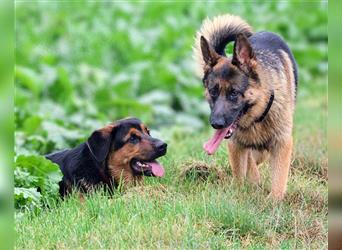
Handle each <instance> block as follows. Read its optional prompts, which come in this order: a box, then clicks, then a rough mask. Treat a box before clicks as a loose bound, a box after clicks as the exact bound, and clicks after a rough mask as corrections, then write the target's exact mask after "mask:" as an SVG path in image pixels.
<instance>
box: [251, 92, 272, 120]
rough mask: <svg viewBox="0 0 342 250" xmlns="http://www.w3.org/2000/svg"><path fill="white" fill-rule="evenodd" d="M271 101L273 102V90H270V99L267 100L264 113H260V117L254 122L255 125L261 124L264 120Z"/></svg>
mask: <svg viewBox="0 0 342 250" xmlns="http://www.w3.org/2000/svg"><path fill="white" fill-rule="evenodd" d="M273 100H274V90H272V93H271V96H270V99H269V100H268V103H267V106H266V109H265V111H264V113H262V115H261V116H260V117H259V118H258V119H256V120H255V122H256V123H258V122H262V121H263V120H264V119H265V116H266V115H267V114H268V111H270V108H271V106H272V104H273Z"/></svg>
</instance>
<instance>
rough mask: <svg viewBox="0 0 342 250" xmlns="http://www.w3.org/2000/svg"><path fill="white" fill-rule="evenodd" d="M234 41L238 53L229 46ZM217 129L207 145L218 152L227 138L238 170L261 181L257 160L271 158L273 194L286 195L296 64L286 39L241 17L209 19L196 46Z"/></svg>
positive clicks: (238, 173) (212, 121) (240, 177)
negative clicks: (228, 53)
mask: <svg viewBox="0 0 342 250" xmlns="http://www.w3.org/2000/svg"><path fill="white" fill-rule="evenodd" d="M230 42H234V49H233V55H232V56H231V57H227V56H226V55H225V47H226V45H227V44H228V43H230ZM194 53H195V58H196V61H197V63H198V65H199V71H200V75H201V77H202V79H203V84H204V87H205V95H206V98H207V100H208V102H209V105H210V108H211V114H210V124H211V126H212V127H213V128H214V129H216V132H215V134H214V136H213V138H212V139H210V140H209V141H208V142H207V143H206V144H205V145H204V149H205V150H206V151H207V153H208V154H213V153H214V152H215V151H216V149H217V148H218V146H219V145H220V143H221V141H222V140H223V139H224V138H226V139H230V140H229V142H228V149H229V155H230V157H229V158H230V165H231V167H232V171H233V175H234V177H236V178H237V179H238V180H239V181H241V182H243V180H244V179H245V177H246V176H247V178H248V179H249V180H250V181H252V182H254V183H259V182H260V174H259V171H258V168H257V165H258V164H260V163H262V162H263V161H265V160H266V158H269V161H270V165H271V172H272V174H271V176H272V188H271V194H270V195H271V196H272V198H274V199H275V200H281V199H283V197H284V194H285V192H286V185H287V179H288V173H289V168H290V162H291V154H292V143H293V142H292V127H293V113H294V108H295V99H296V89H297V66H296V62H295V59H294V57H293V55H292V53H291V51H290V49H289V47H288V46H287V45H286V43H285V42H284V41H283V40H282V39H281V38H280V37H279V36H278V35H276V34H273V33H270V32H257V33H253V32H252V29H251V27H250V26H249V25H248V24H247V23H246V22H245V21H244V20H242V19H241V18H239V17H237V16H233V15H223V16H218V17H215V18H214V19H212V20H209V19H208V20H206V21H204V23H203V25H202V28H201V29H200V31H198V33H197V37H196V44H195V46H194Z"/></svg>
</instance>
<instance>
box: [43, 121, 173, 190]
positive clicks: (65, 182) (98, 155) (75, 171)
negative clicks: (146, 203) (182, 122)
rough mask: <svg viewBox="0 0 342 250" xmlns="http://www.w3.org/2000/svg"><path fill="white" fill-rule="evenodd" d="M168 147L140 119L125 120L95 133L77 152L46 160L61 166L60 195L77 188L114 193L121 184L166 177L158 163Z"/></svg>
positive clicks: (74, 149)
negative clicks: (106, 190) (100, 189)
mask: <svg viewBox="0 0 342 250" xmlns="http://www.w3.org/2000/svg"><path fill="white" fill-rule="evenodd" d="M166 151H167V144H166V143H164V142H163V141H161V140H159V139H156V138H153V137H151V136H150V132H149V130H148V128H147V127H146V126H145V125H144V124H143V123H142V122H141V121H140V120H138V119H136V118H127V119H122V120H119V121H116V122H113V123H111V124H109V125H107V126H105V127H103V128H101V129H98V130H96V131H94V132H93V133H92V134H91V136H90V137H89V138H88V140H87V141H86V142H84V143H82V144H80V145H78V146H77V147H75V148H72V149H66V150H62V151H59V152H56V153H52V154H49V155H47V156H46V158H47V159H49V160H51V161H53V162H55V163H56V164H58V165H59V166H60V169H61V171H62V173H63V179H62V181H61V182H60V183H59V192H60V194H61V196H64V195H66V194H68V193H70V191H71V190H72V187H77V188H79V189H80V191H82V192H88V191H91V190H92V189H93V188H94V187H95V186H98V185H104V186H107V187H109V189H110V190H111V189H112V188H113V187H116V186H118V185H119V183H120V182H124V183H125V184H132V183H135V182H139V181H141V179H142V176H143V175H145V176H159V177H161V176H163V175H164V169H163V167H162V166H161V165H160V164H159V163H158V162H157V161H156V160H155V159H156V158H158V157H160V156H163V155H165V154H166Z"/></svg>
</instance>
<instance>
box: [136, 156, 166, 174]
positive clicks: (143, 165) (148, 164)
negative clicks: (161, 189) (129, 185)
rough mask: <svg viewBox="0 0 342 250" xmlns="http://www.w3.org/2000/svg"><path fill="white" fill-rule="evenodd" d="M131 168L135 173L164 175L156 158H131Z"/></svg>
mask: <svg viewBox="0 0 342 250" xmlns="http://www.w3.org/2000/svg"><path fill="white" fill-rule="evenodd" d="M131 168H132V169H133V171H134V173H135V174H136V175H146V176H157V177H162V176H164V173H165V171H164V168H163V166H162V165H160V164H159V163H158V162H157V161H156V160H149V161H143V160H137V159H133V160H132V161H131Z"/></svg>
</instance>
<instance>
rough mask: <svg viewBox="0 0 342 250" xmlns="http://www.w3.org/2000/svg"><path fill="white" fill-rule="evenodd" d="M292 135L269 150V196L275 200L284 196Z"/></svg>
mask: <svg viewBox="0 0 342 250" xmlns="http://www.w3.org/2000/svg"><path fill="white" fill-rule="evenodd" d="M292 144H293V142H292V137H290V138H288V139H287V140H285V141H283V142H280V143H277V144H276V145H275V147H274V148H273V149H272V150H271V158H270V165H271V173H272V187H271V194H270V196H271V197H272V198H273V199H274V200H276V201H279V200H282V199H283V198H284V195H285V192H286V186H287V179H288V175H289V169H290V164H291V155H292Z"/></svg>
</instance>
